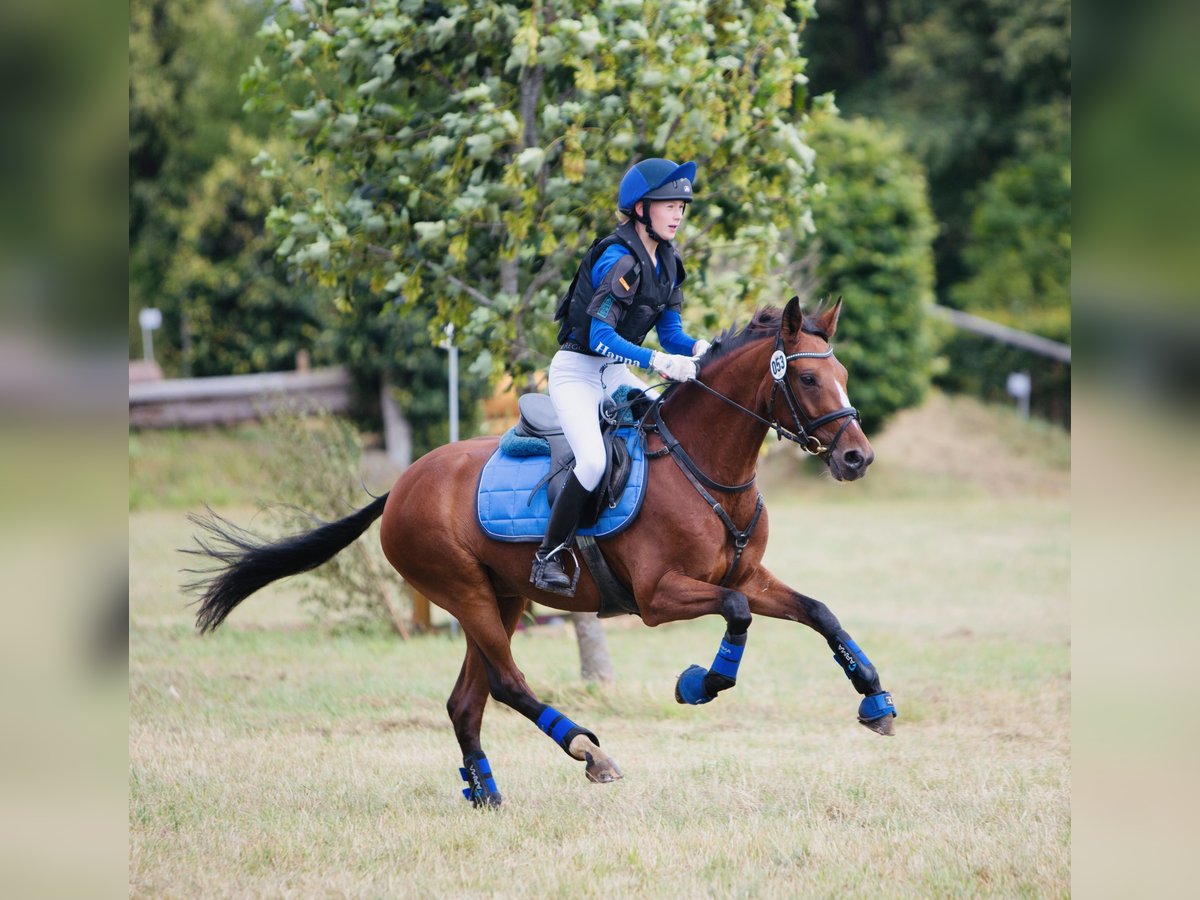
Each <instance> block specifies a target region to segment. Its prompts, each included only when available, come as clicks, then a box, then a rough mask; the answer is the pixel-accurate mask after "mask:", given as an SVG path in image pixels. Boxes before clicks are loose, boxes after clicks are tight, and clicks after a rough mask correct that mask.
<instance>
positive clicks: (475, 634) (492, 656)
mask: <svg viewBox="0 0 1200 900" xmlns="http://www.w3.org/2000/svg"><path fill="white" fill-rule="evenodd" d="M458 618H459V624H461V625H462V628H463V631H464V632H465V633H466V635H467V637H468V638H469V639H470V640H471V641H473V642H474V643H475V646H476V647H477V648H478V650H479V653H480V655H481V656H482V660H483V666H484V669H485V672H486V680H487V685H488V690H489V691H490V693H491V696H492V697H494V698H495V699H497V700H499V701H500V702H501V703H503V704H505V705H506V706H511V707H512V708H513V709H515V710H516V711H517V712H519V713H521V715H523V716H525V717H526V718H527V719H529V720H530V721H531V722H533V723H534V724H535V725H537V726H538V728H540V729H541V730H542V731H543V732H544V733H545V734H547V735H549V737H550V739H551V740H553V741H554V742H555V743H556V744H558V746H560V747H561V748H562V749H563V751H564V752H565V753H566V754H567V755H568V756H570V757H572V758H573V759H577V760H580V761H581V762H584V763H585V764H586V772H587V777H588V778H589V779H591V780H592V781H595V782H601V783H606V782H610V781H616V780H617V779H618V778H620V777H621V769H620V768H619V767H618V766H617V764H616V763H615V762H614V761H613V760H612V758H611V757H609V756H608V754H607V753H605V752H604V751H603V750H601V749H600V740H599V738H597V737H596V735H595V734H593V733H592V732H591V731H589V730H588V729H586V728H584V727H582V726H580V725H577V724H576V723H575V722H573V721H571V719H569V718H567V717H566V716H565V715H563V714H562V713H560V712H559V711H558V710H557V709H555V708H554V707H552V706H549V705H547V704H545V703H542V702H541V701H540V700H538V698H537V696H536V695H535V694H534V693H533V691H532V690H530V688H529V685H528V684H527V683H526V681H525V676H524V675H523V674H521V670H520V669H518V668H517V664H516V662H515V661H514V660H513V656H512V647H511V646H510V643H509V642H510V640H511V631H510V630H507V629H506V627H505V623H504V622H503V621H502V619H501V616H500V608H499V606H498V605H497V604H495V603H493V604H472V605H471V607H470V608H469V611H468V610H467V609H463V608H461V607H460V608H459V610H458ZM513 624H514V626H515V624H516V623H515V621H514V623H513ZM456 690H457V689H456Z"/></svg>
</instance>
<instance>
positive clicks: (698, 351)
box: [692, 338, 712, 359]
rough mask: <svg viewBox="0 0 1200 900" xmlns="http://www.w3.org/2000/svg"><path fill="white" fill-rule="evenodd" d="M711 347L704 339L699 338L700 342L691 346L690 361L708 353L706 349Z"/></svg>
mask: <svg viewBox="0 0 1200 900" xmlns="http://www.w3.org/2000/svg"><path fill="white" fill-rule="evenodd" d="M711 346H712V344H710V343H709V342H708V341H706V340H705V339H704V338H700V340H698V341H696V343H694V344H692V359H699V358H700V357H701V356H703V355H704V354H705V353H707V352H708V348H709V347H711Z"/></svg>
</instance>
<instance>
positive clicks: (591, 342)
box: [588, 244, 696, 369]
mask: <svg viewBox="0 0 1200 900" xmlns="http://www.w3.org/2000/svg"><path fill="white" fill-rule="evenodd" d="M628 253H629V251H628V250H626V249H625V248H624V247H622V246H621V245H620V244H614V245H613V246H611V247H609V248H608V249H607V250H605V251H604V252H603V253H602V254H601V255H600V258H599V259H598V260H596V263H595V265H593V266H592V284H599V283H600V282H601V281H603V280H604V276H605V275H607V274H608V270H609V269H611V268H612V267H613V264H614V263H615V262H616V261H617V260H618V259H620V258H621V257H622V256H626V255H628ZM654 265H655V269H656V270H657V268H658V259H657V258H656V259H655V261H654ZM654 331H655V333H656V334H657V335H658V343H659V344H660V345H661V346H662V348H663V349H664V350H666V351H667V352H668V353H678V354H680V355H682V356H691V355H692V348H693V347H694V346H695V344H696V341H695V339H694V338H692V337H690V336H689V335H688V334H687V332H685V331H684V330H683V320H682V319H681V318H680V317H679V311H678V310H675V309H667V310H663V313H662V315H660V316H659V317H658V321H657V322H655V323H654ZM588 346H589V347H591V349H592V351H593V352H595V353H601V354H603V355H605V356H610V357H612V358H613V359H616V360H620V361H621V362H631V363H634V364H635V365H639V366H641V367H642V368H643V369H648V368H650V353H651V351H650V348H648V347H639V346H638V345H637V344H635V343H633V341H627V340H626V339H625V338H623V337H621V336H620V335H619V334H617V332H616V329H614V328H613V327H612V326H611V325H609V324H608V323H607V322H605V321H603V320H602V319H597V318H596V317H595V316H593V317H592V321H591V327H590V329H589V332H588Z"/></svg>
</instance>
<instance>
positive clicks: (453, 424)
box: [442, 325, 458, 444]
mask: <svg viewBox="0 0 1200 900" xmlns="http://www.w3.org/2000/svg"><path fill="white" fill-rule="evenodd" d="M442 346H444V347H445V348H446V349H447V350H448V351H449V353H450V443H452V444H453V443H454V442H455V441H457V440H458V347H456V346H454V326H453V325H447V326H446V342H445V343H444V344H443V345H442Z"/></svg>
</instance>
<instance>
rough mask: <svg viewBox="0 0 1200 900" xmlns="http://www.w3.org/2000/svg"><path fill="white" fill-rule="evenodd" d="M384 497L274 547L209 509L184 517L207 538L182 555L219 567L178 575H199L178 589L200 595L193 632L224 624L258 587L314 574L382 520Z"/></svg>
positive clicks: (199, 538)
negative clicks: (300, 575)
mask: <svg viewBox="0 0 1200 900" xmlns="http://www.w3.org/2000/svg"><path fill="white" fill-rule="evenodd" d="M387 498H388V495H387V494H384V495H383V496H382V497H379V498H378V499H376V500H375V501H374V502H373V503H371V504H370V505H369V506H364V507H363V508H362V509H360V510H359V511H358V512H356V513H351V514H350V515H348V516H346V517H345V518H344V519H339V520H338V521H336V522H329V523H327V524H325V525H321V526H319V527H318V528H314V529H313V530H312V531H308V532H305V533H304V534H296V535H292V536H291V537H286V538H283V539H281V540H278V541H275V542H274V543H267V542H265V541H263V540H262V539H261V538H259V537H257V536H255V535H254V534H251V533H250V532H249V531H246V530H245V529H243V528H240V527H238V526H237V525H234V524H233V523H232V522H230V521H229V520H228V519H223V518H221V517H220V516H218V515H217V514H216V513H214V512H213V511H212V510H211V509H210V510H209V511H208V515H207V516H198V515H192V514H189V515H188V518H189V519H191V520H192V522H194V523H195V524H197V525H199V526H200V527H201V528H202V529H204V531H205V532H207V537H201V536H197V537H196V539H195V540H196V543H197V544H198V545H199V548H200V549H198V550H197V549H188V550H184V551H183V552H184V553H191V554H194V555H196V556H206V557H208V558H209V559H214V560H216V561H217V562H218V563H219V565H218V566H216V567H214V568H210V569H185V570H184V571H187V572H191V573H192V574H195V575H200V576H202V577H201V578H200V579H198V580H197V581H194V582H192V583H190V584H187V585H185V586H184V587H185V589H186V590H188V591H194V592H196V593H200V600H199V603H200V611H199V612H198V613H197V614H196V627H197V628H198V629H200V633H201V634H203V633H205V632H209V631H212V630H213V629H214V628H216V627H217V626H218V625H220V624H221V623H222V622H224V621H225V617H226V616H228V615H229V614H230V613H231V612H233V608H234V607H235V606H237V605H238V604H239V603H241V602H242V601H243V600H245V599H246V598H247V597H249V596H250V595H251V594H253V593H254V592H255V591H257V590H258V589H259V588H262V587H266V586H267V585H268V584H270V583H271V582H272V581H278V580H279V579H280V578H286V577H287V576H289V575H298V574H299V573H301V572H307V571H309V570H310V569H315V568H316V567H317V566H319V565H321V564H322V563H324V562H328V561H329V560H330V559H332V558H333V557H334V556H336V555H337V554H338V553H339V552H341V551H342V550H345V549H346V548H347V547H349V546H350V545H351V544H352V543H354V541H355V540H356V539H357V538H358V537H359V536H360V535H361V534H362V533H363V532H364V531H366V530H367V528H368V527H369V526H370V525H371V523H372V522H374V521H375V520H376V519H378V518H379V517H380V516H381V515H383V507H384V504H385V503H387ZM201 592H202V593H201Z"/></svg>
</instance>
